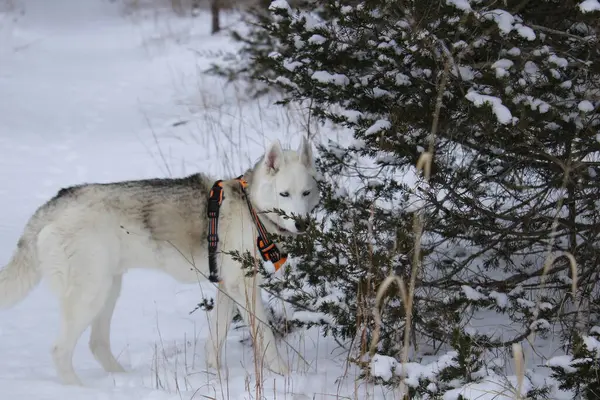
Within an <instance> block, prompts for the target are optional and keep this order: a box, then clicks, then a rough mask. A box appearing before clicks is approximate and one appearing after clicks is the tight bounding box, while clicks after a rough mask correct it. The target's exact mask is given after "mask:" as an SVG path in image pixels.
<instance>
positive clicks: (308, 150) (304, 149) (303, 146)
mask: <svg viewBox="0 0 600 400" xmlns="http://www.w3.org/2000/svg"><path fill="white" fill-rule="evenodd" d="M298 154H299V155H300V162H301V163H302V164H304V165H305V166H306V167H308V168H312V167H313V166H314V160H313V153H312V146H311V145H310V143H309V142H308V141H307V140H306V138H305V137H304V136H302V142H301V143H300V147H299V148H298Z"/></svg>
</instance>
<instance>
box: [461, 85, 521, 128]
mask: <svg viewBox="0 0 600 400" xmlns="http://www.w3.org/2000/svg"><path fill="white" fill-rule="evenodd" d="M465 97H466V99H467V100H469V101H470V102H472V103H473V104H474V105H475V106H476V107H481V106H483V105H489V106H491V107H492V112H493V113H494V115H495V116H496V119H497V120H498V122H500V123H501V124H504V125H506V124H508V123H510V122H511V121H512V114H511V113H510V110H509V109H508V108H507V107H506V106H504V105H503V104H502V100H500V99H499V98H497V97H494V96H488V95H483V94H480V93H478V92H476V91H471V92H469V93H467V95H466V96H465Z"/></svg>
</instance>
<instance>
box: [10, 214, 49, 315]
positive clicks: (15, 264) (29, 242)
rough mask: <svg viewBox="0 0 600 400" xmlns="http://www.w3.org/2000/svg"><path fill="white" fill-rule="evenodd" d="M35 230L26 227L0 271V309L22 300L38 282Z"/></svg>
mask: <svg viewBox="0 0 600 400" xmlns="http://www.w3.org/2000/svg"><path fill="white" fill-rule="evenodd" d="M36 231H37V230H33V232H32V229H31V228H30V227H29V226H28V227H27V228H26V230H25V233H24V234H23V236H22V237H21V239H19V242H18V244H17V249H16V250H15V252H14V254H13V257H12V259H11V260H10V262H9V263H8V265H7V266H5V267H4V268H2V269H0V308H8V307H10V306H13V305H15V304H16V303H18V302H19V301H21V300H23V299H24V298H25V296H26V295H27V294H28V293H29V292H30V291H31V290H32V289H33V288H34V287H35V286H37V284H38V283H39V282H40V280H41V278H42V274H41V271H40V268H39V262H38V259H37V251H36V245H35V243H36V240H37V232H36Z"/></svg>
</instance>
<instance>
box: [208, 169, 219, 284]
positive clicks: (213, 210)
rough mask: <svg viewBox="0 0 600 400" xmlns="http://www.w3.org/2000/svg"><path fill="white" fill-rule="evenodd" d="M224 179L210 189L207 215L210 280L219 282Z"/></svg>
mask: <svg viewBox="0 0 600 400" xmlns="http://www.w3.org/2000/svg"><path fill="white" fill-rule="evenodd" d="M222 182H223V181H221V180H218V181H216V182H215V183H214V185H213V187H212V189H210V195H209V196H208V205H207V215H208V237H207V239H208V268H209V275H208V280H209V281H211V282H215V283H217V282H219V274H218V270H217V245H218V243H219V234H218V231H219V209H220V208H221V204H222V203H223V183H222Z"/></svg>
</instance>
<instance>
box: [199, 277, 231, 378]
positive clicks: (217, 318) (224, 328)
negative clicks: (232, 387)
mask: <svg viewBox="0 0 600 400" xmlns="http://www.w3.org/2000/svg"><path fill="white" fill-rule="evenodd" d="M219 289H220V290H217V301H216V305H215V309H214V310H213V311H212V312H211V313H210V315H209V320H210V321H209V329H210V331H209V333H208V334H209V338H208V339H207V340H206V344H205V347H204V351H205V357H206V362H207V364H208V366H209V367H210V368H216V369H219V367H220V366H221V364H222V363H221V353H222V352H221V349H222V348H223V343H224V342H225V339H227V332H228V331H229V327H230V326H231V320H232V318H233V311H234V310H235V309H234V307H235V304H234V302H233V300H232V299H231V297H229V295H228V294H227V293H224V292H223V291H222V290H224V287H223V285H221V284H219Z"/></svg>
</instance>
